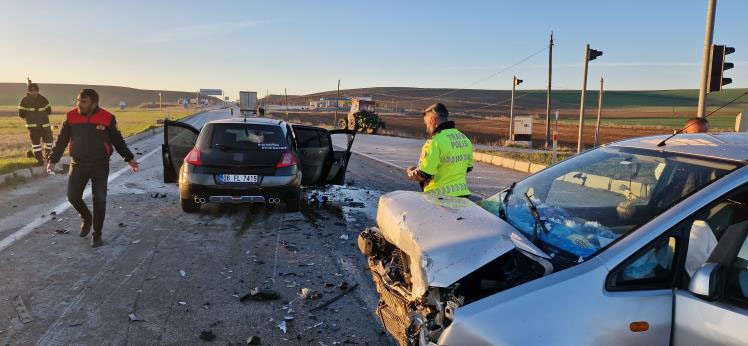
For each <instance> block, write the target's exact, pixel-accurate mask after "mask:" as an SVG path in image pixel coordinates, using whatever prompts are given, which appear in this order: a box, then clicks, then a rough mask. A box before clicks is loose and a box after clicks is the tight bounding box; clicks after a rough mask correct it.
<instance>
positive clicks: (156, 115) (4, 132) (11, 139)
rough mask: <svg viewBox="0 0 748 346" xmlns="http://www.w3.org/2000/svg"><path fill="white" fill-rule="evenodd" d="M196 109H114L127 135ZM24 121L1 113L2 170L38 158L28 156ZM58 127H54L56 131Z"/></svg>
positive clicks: (55, 120)
mask: <svg viewBox="0 0 748 346" xmlns="http://www.w3.org/2000/svg"><path fill="white" fill-rule="evenodd" d="M8 108H15V106H12V107H9V106H3V107H0V114H2V113H3V112H2V111H3V110H6V109H8ZM194 112H196V111H195V110H185V109H182V108H170V109H166V110H165V111H164V112H163V113H161V112H158V111H152V110H125V111H116V112H113V113H114V115H115V117H116V118H117V126H118V127H119V129H120V131H122V135H123V136H125V137H127V136H131V135H133V134H136V133H139V132H142V131H145V130H147V129H149V128H153V127H158V126H160V125H158V124H156V120H157V119H163V118H165V117H167V116H168V117H169V118H170V119H181V118H184V117H185V116H187V115H190V114H192V113H194ZM63 118H64V116H63V115H62V114H52V116H51V117H50V123H51V124H52V125H53V126H55V125H60V124H61V123H62V120H63ZM24 124H25V122H24V121H23V119H21V118H19V117H17V116H11V115H0V174H4V173H7V172H11V171H14V170H16V169H19V168H25V167H32V166H34V164H35V163H36V160H33V159H29V158H27V157H26V151H27V150H29V149H31V141H30V140H29V137H28V132H26V127H25V126H24ZM57 131H58V130H55V131H53V132H55V134H56V133H57Z"/></svg>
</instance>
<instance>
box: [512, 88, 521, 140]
mask: <svg viewBox="0 0 748 346" xmlns="http://www.w3.org/2000/svg"><path fill="white" fill-rule="evenodd" d="M520 83H522V80H521V79H517V76H513V77H512V98H511V99H510V101H509V140H510V141H513V140H514V90H515V89H516V88H517V85H520Z"/></svg>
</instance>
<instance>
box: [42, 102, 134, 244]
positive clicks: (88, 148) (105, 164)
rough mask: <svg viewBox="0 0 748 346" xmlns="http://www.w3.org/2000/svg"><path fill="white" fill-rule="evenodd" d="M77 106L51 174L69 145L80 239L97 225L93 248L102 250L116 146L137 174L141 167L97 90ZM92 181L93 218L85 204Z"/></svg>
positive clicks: (52, 157) (71, 195)
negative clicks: (101, 103) (112, 158)
mask: <svg viewBox="0 0 748 346" xmlns="http://www.w3.org/2000/svg"><path fill="white" fill-rule="evenodd" d="M77 103H78V107H77V108H75V109H73V110H71V111H70V112H68V113H67V116H66V118H65V121H64V122H63V123H62V129H60V134H59V136H58V137H57V142H56V143H55V146H54V148H53V149H52V153H51V155H50V157H49V163H48V164H47V171H48V172H52V171H53V170H54V168H55V164H56V163H57V162H59V161H60V158H62V154H63V152H64V151H65V147H67V146H68V144H69V145H70V146H69V151H70V157H71V158H72V161H71V164H70V176H69V178H68V201H70V204H71V205H72V206H73V208H75V210H77V211H78V213H79V214H80V216H81V219H82V223H81V232H80V236H81V237H85V236H87V235H88V233H89V232H90V231H91V226H92V225H93V230H94V232H93V236H92V238H91V246H93V247H99V246H101V245H102V239H101V231H102V228H103V227H104V215H105V213H106V195H107V179H108V177H109V157H110V156H111V155H112V147H114V149H115V150H116V151H117V153H119V155H120V156H122V158H124V160H125V162H127V163H128V164H129V165H130V170H132V171H133V172H137V171H138V168H139V166H138V162H137V161H135V158H134V156H133V154H132V152H131V151H130V149H129V148H128V147H127V144H126V143H125V140H124V138H122V133H120V131H119V130H118V129H117V121H116V120H115V118H114V115H112V114H111V113H109V112H107V111H106V110H105V109H103V108H101V107H99V94H98V93H96V91H95V90H93V89H83V90H81V92H80V94H79V95H78V102H77ZM89 180H90V181H91V190H92V195H93V215H91V211H90V210H89V209H88V206H86V203H85V202H84V201H83V190H84V189H85V188H86V185H87V184H88V181H89Z"/></svg>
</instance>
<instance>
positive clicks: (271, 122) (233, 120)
mask: <svg viewBox="0 0 748 346" xmlns="http://www.w3.org/2000/svg"><path fill="white" fill-rule="evenodd" d="M284 123H285V122H284V121H283V120H276V119H268V118H258V117H247V118H246V120H245V118H244V117H238V118H226V119H218V120H212V121H209V122H208V123H207V124H255V125H282V124H284ZM207 124H206V125H207Z"/></svg>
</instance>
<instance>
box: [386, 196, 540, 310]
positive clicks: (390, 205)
mask: <svg viewBox="0 0 748 346" xmlns="http://www.w3.org/2000/svg"><path fill="white" fill-rule="evenodd" d="M377 224H378V225H379V230H380V232H381V233H382V235H383V236H384V238H385V239H386V240H387V241H388V242H390V243H392V244H393V245H395V246H397V247H398V248H399V249H400V250H402V251H403V252H405V253H406V254H407V255H408V257H409V258H410V271H411V275H412V281H413V287H412V292H411V293H412V294H413V295H415V296H417V297H420V296H423V294H424V293H426V291H427V289H428V287H431V286H433V287H447V286H449V285H451V284H453V283H455V282H457V281H458V280H460V279H461V278H463V277H465V276H466V275H468V274H470V273H472V272H473V271H475V270H476V269H478V268H480V267H482V266H484V265H486V264H487V263H489V262H491V261H492V260H494V259H496V258H498V257H499V256H501V255H503V254H505V253H507V252H509V251H510V250H512V249H515V248H516V249H520V250H522V251H524V252H526V253H529V254H532V255H534V256H538V257H543V258H549V256H548V255H547V254H545V253H544V252H543V251H542V250H540V249H538V248H537V247H536V246H535V245H534V244H532V242H530V241H529V240H528V239H527V238H525V237H524V236H523V235H522V234H521V233H519V232H518V231H517V230H516V229H514V227H512V226H511V225H509V224H508V223H506V222H505V221H504V220H502V219H500V218H499V217H497V216H495V215H493V214H491V213H489V212H488V211H486V210H484V209H483V208H481V207H480V206H478V205H477V204H475V203H473V202H471V201H470V200H468V199H466V198H460V197H446V196H436V195H432V194H425V193H420V192H413V191H395V192H390V193H388V194H385V195H383V196H382V197H380V199H379V207H378V209H377Z"/></svg>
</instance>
